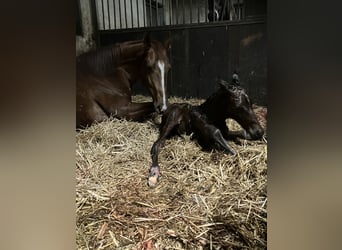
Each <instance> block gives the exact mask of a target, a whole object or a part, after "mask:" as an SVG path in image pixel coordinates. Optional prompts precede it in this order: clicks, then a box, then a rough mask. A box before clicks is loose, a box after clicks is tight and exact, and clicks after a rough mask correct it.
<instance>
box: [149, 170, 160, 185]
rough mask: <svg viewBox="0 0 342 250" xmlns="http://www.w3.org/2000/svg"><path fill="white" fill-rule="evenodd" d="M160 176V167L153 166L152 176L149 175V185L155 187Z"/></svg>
mask: <svg viewBox="0 0 342 250" xmlns="http://www.w3.org/2000/svg"><path fill="white" fill-rule="evenodd" d="M159 178H160V172H159V167H152V168H151V170H150V176H149V177H148V181H147V185H148V186H149V187H151V188H154V187H155V186H156V185H157V183H158V180H159Z"/></svg>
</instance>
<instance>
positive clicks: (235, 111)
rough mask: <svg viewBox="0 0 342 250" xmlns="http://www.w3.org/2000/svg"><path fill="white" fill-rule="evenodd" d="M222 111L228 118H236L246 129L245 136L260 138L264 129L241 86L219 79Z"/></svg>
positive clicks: (253, 138)
mask: <svg viewBox="0 0 342 250" xmlns="http://www.w3.org/2000/svg"><path fill="white" fill-rule="evenodd" d="M219 85H220V90H219V92H220V94H221V100H223V101H224V103H223V104H222V107H223V112H225V116H226V117H227V118H228V117H229V118H233V119H234V120H236V121H237V122H238V123H239V124H240V125H241V126H242V127H243V128H244V129H245V131H246V133H247V136H246V137H247V138H250V139H252V140H257V139H260V138H261V137H262V136H263V134H264V130H263V128H262V127H261V125H260V123H259V121H258V119H257V116H256V114H255V113H254V111H253V108H252V103H251V101H250V99H249V97H248V95H247V94H246V92H245V90H244V89H243V88H242V87H241V86H237V85H230V84H228V83H227V82H225V81H224V80H219Z"/></svg>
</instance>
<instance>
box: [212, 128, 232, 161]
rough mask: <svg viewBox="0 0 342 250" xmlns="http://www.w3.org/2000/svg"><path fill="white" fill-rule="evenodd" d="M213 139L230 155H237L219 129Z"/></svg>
mask: <svg viewBox="0 0 342 250" xmlns="http://www.w3.org/2000/svg"><path fill="white" fill-rule="evenodd" d="M213 139H214V140H215V143H216V144H218V145H219V146H220V147H221V148H223V150H224V152H226V153H228V154H232V155H235V154H236V152H235V150H234V149H233V148H232V147H231V146H229V145H228V143H227V141H226V140H225V139H224V138H223V136H222V133H221V131H220V130H219V129H216V130H215V131H214V133H213Z"/></svg>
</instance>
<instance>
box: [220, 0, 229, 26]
mask: <svg viewBox="0 0 342 250" xmlns="http://www.w3.org/2000/svg"><path fill="white" fill-rule="evenodd" d="M227 1H228V11H227ZM229 5H230V0H224V3H223V9H222V15H221V17H220V19H221V21H223V15H224V13H225V12H226V15H228V16H229V12H230V8H229Z"/></svg>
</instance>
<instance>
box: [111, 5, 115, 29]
mask: <svg viewBox="0 0 342 250" xmlns="http://www.w3.org/2000/svg"><path fill="white" fill-rule="evenodd" d="M112 3H113V10H114V14H113V17H114V29H116V8H115V0H112Z"/></svg>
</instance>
